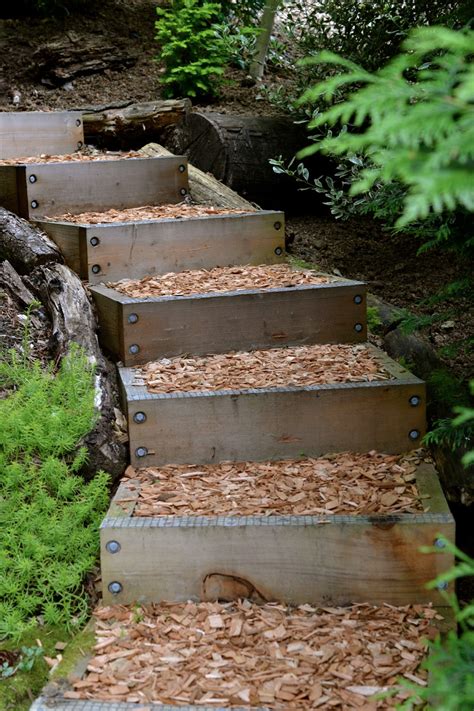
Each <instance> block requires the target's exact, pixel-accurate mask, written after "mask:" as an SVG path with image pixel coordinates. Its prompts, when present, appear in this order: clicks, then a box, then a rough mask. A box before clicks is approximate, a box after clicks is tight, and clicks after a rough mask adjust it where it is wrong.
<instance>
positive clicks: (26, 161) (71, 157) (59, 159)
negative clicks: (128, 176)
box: [0, 151, 144, 165]
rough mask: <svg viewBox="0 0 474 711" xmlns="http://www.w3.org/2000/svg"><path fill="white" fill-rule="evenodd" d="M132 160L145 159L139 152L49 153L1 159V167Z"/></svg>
mask: <svg viewBox="0 0 474 711" xmlns="http://www.w3.org/2000/svg"><path fill="white" fill-rule="evenodd" d="M130 158H144V156H143V155H142V154H141V153H137V151H127V152H124V153H117V152H104V153H64V154H62V155H54V154H53V155H51V154H47V153H42V154H40V155H38V156H19V157H15V158H0V165H30V164H34V165H37V164H38V163H89V162H91V161H103V160H128V159H130Z"/></svg>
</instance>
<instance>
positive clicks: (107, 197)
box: [0, 113, 454, 711]
mask: <svg viewBox="0 0 474 711" xmlns="http://www.w3.org/2000/svg"><path fill="white" fill-rule="evenodd" d="M1 118H2V117H0V119H1ZM3 119H5V115H3ZM41 119H42V120H46V119H49V120H50V130H49V131H47V132H46V134H45V133H43V132H42V133H41V134H40V135H39V136H38V145H37V146H35V145H32V142H31V140H32V139H31V133H30V131H31V129H30V121H34V122H35V125H37V124H36V122H37V121H38V120H39V119H38V117H35V118H30V117H29V116H28V115H26V114H19V115H18V116H17V117H15V116H14V115H10V116H7V122H6V128H5V120H4V121H3V123H2V121H1V120H0V130H1V131H2V133H1V136H2V142H3V140H7V139H8V140H10V139H11V145H12V146H13V148H12V151H11V153H10V155H15V154H16V155H18V153H20V154H21V153H22V151H23V145H25V152H26V151H28V152H29V154H31V155H36V154H38V153H42V152H46V151H47V152H51V153H54V152H56V151H57V152H58V153H60V152H64V151H65V150H74V149H75V148H77V146H78V145H80V144H81V143H82V141H83V138H82V137H81V136H80V135H78V131H79V129H80V126H81V121H80V117H76V116H73V117H71V114H68V113H67V114H63V115H61V114H56V115H54V114H48V115H41ZM55 122H56V123H55ZM58 126H59V128H58ZM22 131H25V133H24V134H23V133H22ZM45 135H53V139H54V137H55V138H57V143H55V140H52V142H51V141H50V142H49V143H48V144H47V146H46V144H45V143H44V141H45V140H46V139H45ZM64 135H66V136H68V137H69V143H68V142H67V141H66V142H65V139H64ZM27 139H28V140H27ZM2 153H3V156H6V157H9V156H7V155H6V153H5V151H4V150H3V147H2ZM0 155H1V154H0ZM188 192H189V185H188V178H187V162H186V159H185V158H182V157H171V158H145V159H139V158H133V159H124V160H121V159H116V160H112V161H91V162H84V163H81V162H66V163H64V162H53V163H41V162H38V163H35V162H33V163H32V162H28V163H24V164H18V165H8V166H0V198H1V200H0V201H1V202H2V203H3V204H4V205H5V206H6V207H9V208H10V209H12V210H13V211H16V212H18V213H19V214H20V215H22V216H24V217H26V218H27V219H31V220H35V221H36V222H37V223H38V224H39V226H40V227H41V228H42V229H43V230H44V231H45V232H46V233H47V234H48V235H49V236H50V237H51V238H52V239H53V240H54V241H55V242H56V243H57V244H58V245H59V246H60V248H61V249H62V250H63V253H64V255H65V258H66V261H67V263H68V264H69V265H70V266H71V268H72V269H74V270H75V271H76V272H77V273H78V274H79V275H80V276H81V278H83V279H86V280H88V281H89V283H90V284H91V285H92V287H91V293H92V296H93V298H94V300H95V303H96V306H97V313H98V316H99V322H100V328H101V339H102V343H103V346H104V347H105V348H106V349H107V350H108V351H109V352H110V353H111V354H113V356H115V357H116V358H117V359H118V360H119V361H120V362H121V364H122V365H121V366H120V367H119V379H120V385H121V391H122V399H123V409H124V411H125V413H126V417H127V421H128V428H129V436H130V458H131V464H132V466H133V467H135V468H137V470H139V469H141V468H143V467H145V468H150V467H152V468H154V471H158V472H159V467H161V466H164V465H169V464H187V465H196V464H199V465H211V464H212V465H214V464H215V465H218V463H219V462H222V461H226V460H230V461H234V462H240V461H245V462H247V464H248V467H249V472H250V473H251V471H252V462H261V461H279V460H287V459H295V460H296V461H297V460H298V459H302V458H306V457H311V458H317V457H320V456H322V455H325V454H327V453H337V452H345V451H353V452H369V451H371V450H377V451H380V452H387V453H393V454H398V453H402V452H407V451H409V450H410V449H412V448H416V447H418V446H419V445H420V442H421V439H422V437H423V434H424V432H425V414H426V413H425V410H426V394H425V386H424V383H423V382H421V381H420V380H419V379H418V378H416V377H415V376H413V375H412V374H411V373H410V372H408V371H407V370H406V369H405V368H402V367H401V366H400V365H398V364H397V363H395V362H394V361H391V360H390V359H389V358H388V357H387V356H386V355H385V354H384V353H382V352H381V351H379V350H377V349H375V348H374V347H372V346H370V345H369V346H367V352H368V353H369V355H370V357H371V358H373V359H374V360H375V361H376V362H377V363H378V364H379V366H380V369H381V370H382V371H383V373H384V376H383V377H375V378H374V379H370V378H369V377H368V376H367V377H365V376H364V375H362V377H361V379H360V380H359V381H358V382H348V381H345V382H334V380H332V379H331V378H328V380H327V382H320V383H317V384H313V385H305V384H302V385H295V384H294V383H293V382H292V379H291V377H290V376H288V377H287V378H286V379H283V380H282V381H281V382H278V383H274V384H272V385H269V386H263V387H260V386H255V387H229V388H227V389H222V387H220V388H218V389H214V390H213V389H212V388H208V387H207V386H206V387H203V388H201V389H200V388H197V389H194V390H187V389H186V388H181V389H180V387H179V386H178V387H177V388H176V389H175V390H174V391H172V392H161V393H160V392H158V393H157V392H150V390H149V388H148V387H147V385H146V384H145V383H144V381H143V378H142V370H141V368H143V366H144V364H146V363H147V362H148V361H153V360H156V361H160V362H161V363H164V365H165V366H166V365H167V364H169V363H170V362H171V360H170V359H179V357H180V356H182V355H183V354H185V355H186V356H187V357H197V356H203V355H205V354H209V353H211V354H226V353H228V352H230V351H248V352H249V353H252V352H255V351H256V350H263V351H267V352H268V350H269V349H276V348H278V349H279V350H278V355H281V357H284V356H285V353H286V350H285V349H288V348H293V347H297V348H300V349H311V348H313V349H315V350H314V353H316V355H315V356H314V357H315V358H317V348H318V347H321V346H324V345H325V344H326V345H327V344H346V345H347V347H348V348H351V347H352V348H365V346H364V343H365V341H366V334H367V322H366V289H365V285H364V284H362V283H360V282H355V281H350V280H346V279H336V278H334V277H331V278H328V280H327V281H325V282H324V283H321V284H315V285H305V286H298V287H286V286H284V285H283V286H279V287H276V288H272V289H259V288H253V289H245V290H232V291H225V292H222V293H197V294H191V295H186V296H164V297H134V298H132V297H127V296H124V295H123V294H121V293H120V292H119V291H117V290H116V289H115V288H110V287H109V286H106V285H104V283H103V282H104V281H105V282H113V281H117V280H120V279H132V278H133V279H139V278H141V277H144V276H146V275H148V274H150V273H156V274H163V273H166V272H168V271H183V270H187V269H200V268H206V269H209V268H212V267H215V266H226V265H249V264H250V265H252V264H275V263H281V262H282V260H283V258H284V254H283V250H284V216H283V215H282V213H279V212H269V211H258V212H254V213H250V212H244V213H242V214H240V215H216V216H208V217H206V216H204V217H196V218H183V219H179V220H177V219H169V220H156V221H134V222H118V223H117V222H114V223H109V224H107V223H102V224H88V223H87V222H79V223H77V222H68V221H67V220H64V219H62V218H59V219H58V218H56V219H55V216H57V215H59V214H62V213H69V214H78V213H84V212H87V211H92V210H99V211H100V210H107V209H109V208H116V209H124V208H127V207H135V206H140V205H144V204H146V205H159V204H160V203H164V202H167V203H173V202H174V203H177V202H180V201H181V200H183V197H184V196H186V195H188ZM46 218H47V219H46ZM305 352H306V351H305ZM311 352H313V351H311ZM272 355H274V354H272ZM209 358H210V359H212V356H209V357H208V359H209ZM203 373H204V374H205V370H204V371H203ZM295 467H296V469H295V471H296V475H297V471H298V465H297V464H296V465H295ZM416 481H417V485H418V489H419V492H420V495H421V497H422V499H423V500H429V502H430V503H429V506H428V507H426V508H427V509H428V510H424V511H423V510H421V511H419V512H417V513H393V514H390V513H384V514H378V513H376V512H375V513H374V514H371V515H350V514H349V513H347V514H335V515H330V514H328V513H323V514H318V515H298V514H285V515H278V514H273V515H269V516H267V515H240V514H239V512H238V509H237V511H236V513H235V514H233V515H212V512H210V513H209V515H201V514H199V515H192V514H189V513H186V514H185V515H176V514H175V515H160V516H156V517H154V516H150V517H145V518H143V517H136V516H134V515H133V514H134V510H135V507H136V505H137V501H138V498H139V495H140V487H141V483H140V480H139V478H138V479H134V476H133V471H132V474H131V475H130V476H127V478H126V479H124V480H123V482H122V484H121V486H120V488H119V489H118V491H117V493H116V495H115V497H114V499H113V501H112V503H111V507H110V510H109V512H108V514H107V516H106V518H105V520H104V522H103V524H102V528H101V532H100V536H101V568H102V579H103V598H104V603H105V604H107V605H110V604H115V603H120V604H131V603H134V602H136V601H138V602H146V603H148V602H160V601H161V600H175V601H185V600H188V599H194V600H199V599H202V600H213V599H219V598H220V599H226V600H229V599H232V598H235V597H239V596H242V595H243V594H245V591H253V592H252V593H251V592H249V596H250V597H251V596H252V594H254V598H253V599H257V600H259V601H265V600H279V601H283V602H287V603H295V604H301V603H313V604H318V605H319V604H322V605H346V604H350V603H362V602H369V603H373V604H382V603H388V604H391V605H407V604H415V603H423V604H424V603H428V602H432V603H434V604H435V605H439V604H442V599H441V597H440V593H439V591H437V590H427V589H426V587H425V584H426V583H427V582H428V581H429V580H431V579H433V578H434V577H436V575H437V574H439V573H440V572H441V571H444V570H446V569H447V568H449V567H450V566H451V564H452V559H451V556H450V555H449V554H441V555H436V554H421V553H419V552H418V549H419V547H420V546H421V545H425V546H432V545H433V544H435V545H436V542H437V541H439V539H438V534H440V533H442V534H444V535H446V536H447V537H448V538H450V539H453V537H454V523H453V519H452V517H451V515H450V513H449V509H448V507H447V505H446V502H445V500H444V497H443V494H442V491H441V489H440V486H439V483H438V481H437V477H436V474H435V472H434V470H433V468H432V466H431V465H430V464H420V465H419V466H418V467H417V471H416ZM236 581H237V582H236ZM255 595H256V597H255ZM42 703H43V702H42V701H41V700H39V701H37V702H36V705H34V706H33V708H35V709H36V711H41V709H43V708H44V709H46V708H47V707H46V705H45V706H43V705H42ZM58 708H60V709H63V708H64V709H71V711H72V709H78V710H79V709H81V710H82V709H83V710H84V711H86V710H87V709H91V711H92V710H93V709H95V708H98V706H96V705H95V703H94V702H82V701H66V700H64V701H63V702H62V705H60V706H59V707H58ZM100 708H104V709H108V708H109V706H108V705H107V704H104V705H103V706H102V705H101V706H100ZM110 708H111V709H112V708H113V709H122V708H123V709H128V708H130V709H133V708H140V707H137V706H136V705H134V704H131V705H128V704H119V703H117V705H115V704H113V705H111V706H110ZM160 708H164V707H161V706H160ZM189 708H190V707H189ZM193 708H198V707H193ZM199 708H203V707H202V706H200V707H199ZM213 708H215V706H213Z"/></svg>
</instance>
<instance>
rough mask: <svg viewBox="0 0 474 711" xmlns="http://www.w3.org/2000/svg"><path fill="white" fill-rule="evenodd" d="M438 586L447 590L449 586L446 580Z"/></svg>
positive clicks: (439, 588)
mask: <svg viewBox="0 0 474 711" xmlns="http://www.w3.org/2000/svg"><path fill="white" fill-rule="evenodd" d="M436 587H437V588H438V590H447V589H448V587H449V586H448V583H447V582H446V581H443V582H442V583H438V585H437V586H436Z"/></svg>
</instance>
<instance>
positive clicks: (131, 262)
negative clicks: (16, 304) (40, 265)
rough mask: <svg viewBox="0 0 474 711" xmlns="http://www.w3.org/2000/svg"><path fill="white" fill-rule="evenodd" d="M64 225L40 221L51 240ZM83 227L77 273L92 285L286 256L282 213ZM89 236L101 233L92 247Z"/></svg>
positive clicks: (278, 259)
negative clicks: (83, 251)
mask: <svg viewBox="0 0 474 711" xmlns="http://www.w3.org/2000/svg"><path fill="white" fill-rule="evenodd" d="M162 160H164V159H162ZM275 223H279V224H280V227H279V229H275ZM64 224H67V223H61V222H54V221H51V222H45V221H40V225H41V228H42V229H43V230H45V231H46V232H47V233H48V234H49V236H50V237H51V239H53V240H54V241H56V237H55V235H56V234H57V232H58V231H59V232H61V231H62V229H63V225H64ZM76 227H77V225H76ZM83 227H84V230H85V232H84V234H85V246H86V247H87V262H88V268H87V270H85V269H83V270H82V271H81V274H80V276H81V278H82V279H87V280H88V281H89V283H90V284H100V283H102V282H106V281H119V280H120V279H127V278H128V279H131V278H133V279H141V278H142V277H144V276H148V275H149V274H166V272H179V271H183V270H185V269H210V268H212V267H216V266H231V265H235V264H278V263H281V262H283V261H284V259H285V257H284V250H285V226H284V215H283V213H281V212H266V211H259V212H258V213H256V212H253V213H244V214H242V215H210V216H208V217H196V218H189V219H182V220H176V219H170V220H155V221H148V222H133V223H130V222H122V223H114V224H108V225H89V226H87V225H83ZM92 237H98V238H99V244H98V245H97V246H95V247H92V245H91V242H90V240H91V238H92ZM275 250H276V251H277V252H278V254H276V253H275ZM94 265H98V266H99V267H100V271H99V272H97V273H94V272H93V271H92V267H93V266H94Z"/></svg>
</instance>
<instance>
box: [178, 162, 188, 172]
mask: <svg viewBox="0 0 474 711" xmlns="http://www.w3.org/2000/svg"><path fill="white" fill-rule="evenodd" d="M178 170H179V172H180V173H184V171H185V170H186V166H185V165H183V164H182V163H181V165H180V166H179V168H178Z"/></svg>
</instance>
